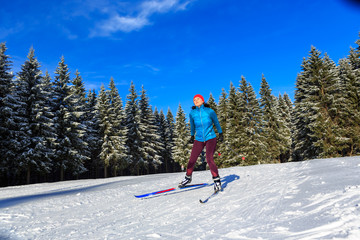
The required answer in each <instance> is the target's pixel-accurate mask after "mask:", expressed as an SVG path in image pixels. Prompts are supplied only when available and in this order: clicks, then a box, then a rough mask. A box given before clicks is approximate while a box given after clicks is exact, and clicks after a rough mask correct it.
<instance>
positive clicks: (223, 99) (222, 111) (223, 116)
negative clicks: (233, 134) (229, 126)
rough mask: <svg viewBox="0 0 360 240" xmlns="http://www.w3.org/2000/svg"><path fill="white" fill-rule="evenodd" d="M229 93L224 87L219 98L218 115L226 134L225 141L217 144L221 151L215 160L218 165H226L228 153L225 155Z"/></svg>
mask: <svg viewBox="0 0 360 240" xmlns="http://www.w3.org/2000/svg"><path fill="white" fill-rule="evenodd" d="M227 105H228V104H227V93H226V92H225V89H224V88H223V89H222V92H221V96H220V98H219V104H218V107H217V113H218V114H217V116H218V120H219V123H220V126H221V129H222V131H223V135H224V143H223V144H219V145H218V146H217V151H218V152H219V153H220V156H219V157H218V158H217V161H216V162H215V163H216V165H217V166H218V167H222V166H224V161H225V160H226V154H224V155H223V153H225V152H226V151H227V148H226V144H227V134H226V122H227V119H228V117H227Z"/></svg>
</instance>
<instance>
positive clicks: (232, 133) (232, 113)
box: [222, 83, 244, 167]
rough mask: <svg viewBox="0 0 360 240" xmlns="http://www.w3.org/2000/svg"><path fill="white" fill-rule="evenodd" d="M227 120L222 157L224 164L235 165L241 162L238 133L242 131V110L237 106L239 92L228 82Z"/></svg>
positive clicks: (240, 146) (240, 145)
mask: <svg viewBox="0 0 360 240" xmlns="http://www.w3.org/2000/svg"><path fill="white" fill-rule="evenodd" d="M226 108H227V120H226V131H225V140H226V142H225V144H227V145H228V147H227V149H226V151H225V152H223V153H222V158H225V159H226V161H225V162H224V166H226V167H228V166H237V165H239V164H241V161H242V160H241V157H240V155H241V154H242V152H241V151H242V144H243V143H242V142H241V136H240V135H239V134H240V133H243V132H244V129H242V128H241V127H242V126H241V125H240V119H241V117H242V112H241V111H240V106H239V93H238V91H237V90H236V88H235V86H234V85H233V83H230V91H229V97H228V100H227V107H226Z"/></svg>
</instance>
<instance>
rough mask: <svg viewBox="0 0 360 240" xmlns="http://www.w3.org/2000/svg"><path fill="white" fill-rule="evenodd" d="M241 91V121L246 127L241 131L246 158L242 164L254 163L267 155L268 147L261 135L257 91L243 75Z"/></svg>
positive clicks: (242, 154)
mask: <svg viewBox="0 0 360 240" xmlns="http://www.w3.org/2000/svg"><path fill="white" fill-rule="evenodd" d="M239 92H240V95H239V97H240V99H239V105H240V109H241V111H242V113H243V114H242V116H241V119H240V120H239V122H240V124H242V125H243V129H244V132H243V133H241V136H242V140H241V142H242V145H243V146H242V152H241V157H244V158H245V160H243V163H242V164H247V165H253V164H257V163H258V161H259V160H261V159H263V158H264V156H265V155H266V152H264V149H266V148H265V146H264V144H263V143H262V142H263V141H262V139H261V135H260V132H261V131H260V126H259V124H260V123H261V111H260V106H259V101H258V100H257V98H256V94H255V91H254V89H253V87H252V86H251V84H250V83H248V82H247V81H246V79H245V77H241V81H240V86H239Z"/></svg>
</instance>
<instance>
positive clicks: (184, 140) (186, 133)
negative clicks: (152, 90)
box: [173, 104, 190, 170]
mask: <svg viewBox="0 0 360 240" xmlns="http://www.w3.org/2000/svg"><path fill="white" fill-rule="evenodd" d="M174 129H175V131H174V133H175V146H174V152H173V156H174V161H175V162H177V163H179V165H180V166H181V168H182V170H184V169H185V168H186V166H187V162H188V161H189V158H190V144H188V143H189V140H190V129H189V124H187V123H186V118H185V113H184V110H183V109H182V107H181V105H180V104H179V107H178V111H177V113H176V119H175V128H174Z"/></svg>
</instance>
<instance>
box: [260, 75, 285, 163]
mask: <svg viewBox="0 0 360 240" xmlns="http://www.w3.org/2000/svg"><path fill="white" fill-rule="evenodd" d="M260 96H261V97H260V108H261V111H262V126H261V134H262V137H263V139H264V140H265V142H263V143H264V145H265V146H266V151H267V155H266V156H265V158H264V159H263V161H264V163H271V162H275V161H276V162H280V152H281V150H280V149H281V146H280V144H281V142H282V141H283V140H282V135H281V133H280V129H281V126H280V124H281V123H280V121H279V118H278V112H277V109H276V106H277V99H276V98H275V97H274V96H273V95H272V94H271V89H270V86H269V84H268V83H267V81H266V79H265V77H264V75H263V76H262V80H261V87H260Z"/></svg>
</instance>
